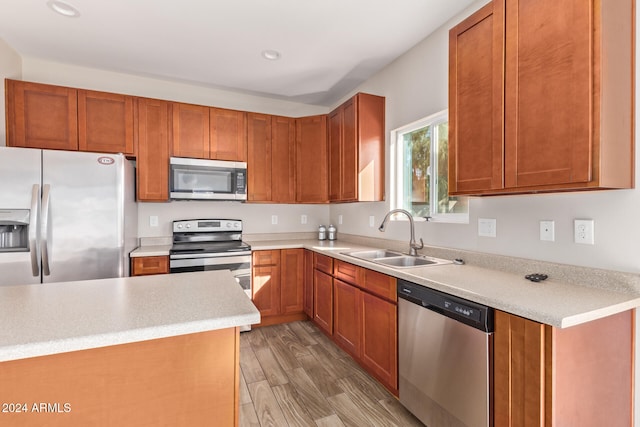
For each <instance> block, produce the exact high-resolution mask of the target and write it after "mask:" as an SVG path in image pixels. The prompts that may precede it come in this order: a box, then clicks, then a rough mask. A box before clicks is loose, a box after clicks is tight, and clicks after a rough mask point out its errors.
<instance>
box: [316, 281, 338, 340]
mask: <svg viewBox="0 0 640 427" xmlns="http://www.w3.org/2000/svg"><path fill="white" fill-rule="evenodd" d="M332 282H333V278H332V277H331V276H329V275H328V274H326V273H323V272H322V271H319V270H314V271H313V312H314V314H313V320H314V321H315V323H316V325H318V327H319V328H321V329H322V330H324V331H325V332H326V333H327V334H329V335H331V334H333V283H332Z"/></svg>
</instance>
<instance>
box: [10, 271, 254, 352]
mask: <svg viewBox="0 0 640 427" xmlns="http://www.w3.org/2000/svg"><path fill="white" fill-rule="evenodd" d="M259 322H260V313H259V312H258V310H257V309H256V307H255V306H254V305H253V303H252V302H251V301H250V300H249V299H248V298H247V296H246V294H245V293H244V291H243V290H242V289H241V288H240V287H239V286H238V285H237V283H236V281H235V279H234V278H233V276H232V275H231V272H229V271H227V270H223V271H207V272H195V273H182V274H163V275H154V276H139V277H127V278H115V279H101V280H86V281H77V282H60V283H48V284H39V285H23V286H5V287H1V286H0V324H2V332H0V362H1V361H8V360H16V359H23V358H28V357H35V356H45V355H51V354H56V353H64V352H69V351H76V350H85V349H92V348H97V347H106V346H112V345H117V344H126V343H132V342H138V341H145V340H152V339H157V338H166V337H172V336H177V335H185V334H192V333H197V332H204V331H211V330H217V329H224V328H232V327H236V326H242V325H246V324H255V323H259Z"/></svg>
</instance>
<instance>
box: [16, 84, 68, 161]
mask: <svg viewBox="0 0 640 427" xmlns="http://www.w3.org/2000/svg"><path fill="white" fill-rule="evenodd" d="M5 89H6V99H7V102H6V109H7V111H6V115H7V145H8V146H10V147H27V148H46V149H54V150H77V149H78V97H77V90H76V89H71V88H67V87H60V86H52V85H45V84H40V83H30V82H22V81H17V80H6V81H5Z"/></svg>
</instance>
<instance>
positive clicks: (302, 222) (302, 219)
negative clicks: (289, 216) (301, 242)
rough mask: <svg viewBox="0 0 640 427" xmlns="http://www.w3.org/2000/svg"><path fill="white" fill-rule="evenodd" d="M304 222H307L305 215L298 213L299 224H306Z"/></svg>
mask: <svg viewBox="0 0 640 427" xmlns="http://www.w3.org/2000/svg"><path fill="white" fill-rule="evenodd" d="M306 223H307V216H306V215H300V224H306Z"/></svg>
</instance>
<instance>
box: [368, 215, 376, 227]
mask: <svg viewBox="0 0 640 427" xmlns="http://www.w3.org/2000/svg"><path fill="white" fill-rule="evenodd" d="M375 223H376V217H375V216H373V215H369V227H374V226H375Z"/></svg>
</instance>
